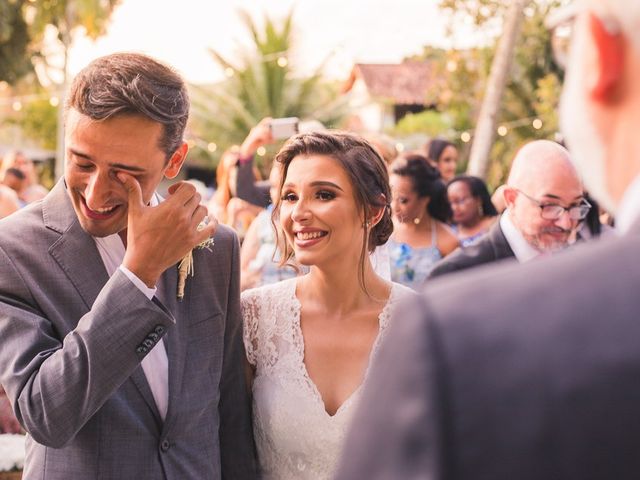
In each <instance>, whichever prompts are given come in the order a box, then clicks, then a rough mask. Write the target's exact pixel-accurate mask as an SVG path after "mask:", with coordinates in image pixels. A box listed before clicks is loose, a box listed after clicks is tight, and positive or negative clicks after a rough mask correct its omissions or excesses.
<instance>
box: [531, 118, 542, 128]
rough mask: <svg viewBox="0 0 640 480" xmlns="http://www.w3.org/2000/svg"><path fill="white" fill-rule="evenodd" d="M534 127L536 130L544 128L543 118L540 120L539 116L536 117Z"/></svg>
mask: <svg viewBox="0 0 640 480" xmlns="http://www.w3.org/2000/svg"><path fill="white" fill-rule="evenodd" d="M531 125H532V126H533V128H535V129H536V130H540V129H541V128H542V120H540V119H539V118H536V119H535V120H534V121H533V122H532V124H531Z"/></svg>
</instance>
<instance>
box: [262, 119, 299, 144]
mask: <svg viewBox="0 0 640 480" xmlns="http://www.w3.org/2000/svg"><path fill="white" fill-rule="evenodd" d="M299 123H300V120H299V119H298V117H286V118H273V119H271V121H270V122H269V128H270V130H271V136H272V137H273V138H274V139H283V138H289V137H292V136H293V135H295V134H297V133H298V125H299Z"/></svg>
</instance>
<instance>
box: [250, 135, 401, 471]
mask: <svg viewBox="0 0 640 480" xmlns="http://www.w3.org/2000/svg"><path fill="white" fill-rule="evenodd" d="M275 161H277V162H280V163H281V167H282V178H281V179H280V188H279V192H280V195H279V200H278V202H277V204H276V206H275V209H274V223H275V224H276V225H279V228H278V238H279V244H280V248H281V252H283V255H282V256H283V260H282V261H283V262H286V261H287V260H290V259H292V258H293V257H294V256H295V259H296V261H297V262H298V263H299V264H302V265H306V266H309V267H310V270H309V273H307V274H306V275H304V276H301V277H296V278H292V279H289V280H285V281H282V282H279V283H276V284H273V285H268V286H264V287H261V288H257V289H253V290H247V291H245V292H244V293H243V295H242V308H243V317H244V338H245V347H246V352H247V359H248V361H249V364H250V365H251V371H252V391H253V425H254V435H255V439H256V445H257V449H258V457H259V461H260V466H261V470H262V475H263V478H269V479H288V478H291V479H293V478H295V479H300V478H308V479H323V478H331V476H332V474H333V472H334V469H335V467H336V464H337V462H338V459H339V455H340V453H341V451H342V446H343V442H344V438H345V434H346V430H347V427H348V425H349V420H350V419H351V417H352V415H353V412H354V409H355V407H356V404H357V402H358V401H359V397H360V391H361V388H362V384H363V383H364V382H366V378H367V371H368V368H369V365H370V363H371V359H372V358H373V357H374V356H375V354H376V352H377V350H378V346H379V344H380V342H381V341H382V340H383V338H384V334H385V330H386V328H387V326H388V323H389V321H390V318H391V317H392V311H393V309H394V307H395V305H396V303H397V302H398V300H400V299H401V298H402V297H404V296H406V295H411V294H412V293H411V290H409V289H408V288H407V287H404V286H401V285H399V284H395V283H389V282H387V281H386V280H384V279H382V278H381V277H379V276H378V275H377V274H376V273H375V272H374V270H373V267H372V266H371V262H370V260H369V253H370V252H372V251H373V250H374V249H375V248H376V247H377V246H379V245H382V244H384V243H385V242H386V241H387V239H388V238H389V235H390V234H391V232H392V230H393V226H392V221H391V216H390V209H389V201H390V195H391V194H390V190H389V179H388V174H387V170H386V166H385V163H384V162H383V160H382V159H381V158H380V156H379V155H378V153H377V152H376V151H375V150H374V149H373V148H372V147H371V146H370V145H369V144H368V143H367V142H366V141H364V140H362V139H360V138H359V137H356V136H354V135H350V134H346V133H335V132H334V133H327V132H322V133H320V132H314V133H307V134H300V135H297V136H295V137H293V138H291V139H290V140H289V141H288V142H287V143H286V144H285V145H284V146H283V148H282V149H281V150H280V152H279V153H278V155H277V156H276V159H275Z"/></svg>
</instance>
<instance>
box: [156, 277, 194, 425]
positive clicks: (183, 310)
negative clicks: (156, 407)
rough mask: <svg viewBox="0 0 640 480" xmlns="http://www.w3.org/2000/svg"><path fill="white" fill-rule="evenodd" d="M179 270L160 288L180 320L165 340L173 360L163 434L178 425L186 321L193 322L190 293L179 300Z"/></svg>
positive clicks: (171, 362) (173, 313) (165, 299)
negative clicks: (190, 312)
mask: <svg viewBox="0 0 640 480" xmlns="http://www.w3.org/2000/svg"><path fill="white" fill-rule="evenodd" d="M177 285H178V269H177V266H175V265H174V266H173V267H170V268H169V269H167V270H166V271H165V272H164V274H163V275H162V280H161V283H160V285H159V286H158V298H159V299H160V301H161V302H162V303H163V305H164V306H165V307H166V308H167V309H168V310H169V311H170V312H171V314H172V315H173V317H174V318H175V319H176V324H175V325H174V326H173V327H172V328H171V329H170V330H169V332H168V333H167V335H166V337H165V347H166V349H167V357H168V359H169V406H168V409H167V417H166V419H165V422H164V427H163V432H166V431H167V430H168V429H170V428H171V427H172V425H174V424H175V422H176V418H177V412H178V411H179V410H180V409H179V408H178V407H179V405H180V392H181V390H182V379H183V375H182V374H183V372H184V363H185V355H186V341H185V335H186V327H187V326H186V319H188V318H189V315H188V308H189V289H188V288H187V290H186V291H185V297H184V299H183V300H182V301H181V302H178V300H177V296H176V295H177Z"/></svg>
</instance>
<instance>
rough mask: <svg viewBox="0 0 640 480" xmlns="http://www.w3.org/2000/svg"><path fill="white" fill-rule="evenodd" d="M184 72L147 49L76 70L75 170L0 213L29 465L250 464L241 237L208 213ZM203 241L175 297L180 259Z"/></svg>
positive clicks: (54, 472)
mask: <svg viewBox="0 0 640 480" xmlns="http://www.w3.org/2000/svg"><path fill="white" fill-rule="evenodd" d="M188 111H189V100H188V97H187V92H186V88H185V84H184V82H183V81H182V79H181V78H180V77H179V76H178V75H177V74H175V73H174V72H173V71H172V70H171V69H169V68H168V67H166V66H164V65H161V64H159V63H158V62H156V61H155V60H153V59H151V58H148V57H146V56H143V55H138V54H115V55H110V56H107V57H103V58H100V59H98V60H96V61H94V62H93V63H91V64H90V65H89V66H87V67H86V68H85V69H84V70H83V71H82V72H80V74H79V75H78V76H77V77H76V79H75V81H74V83H73V85H72V87H71V91H70V93H69V97H68V101H67V105H66V117H65V145H66V147H65V148H66V164H65V174H64V179H63V180H61V181H59V182H58V184H57V185H56V186H55V187H54V188H53V190H52V191H51V193H50V194H49V195H47V197H46V198H45V199H44V200H43V201H42V202H38V203H36V204H33V205H32V206H30V207H28V208H26V209H24V210H22V211H20V212H18V213H16V214H14V215H13V216H11V217H8V218H6V219H4V220H3V221H2V222H0V338H1V339H2V348H1V349H0V382H1V383H2V385H3V386H4V387H5V389H6V391H7V395H8V397H9V399H10V400H11V403H12V406H13V409H14V411H15V414H16V416H17V418H18V420H19V421H20V423H21V424H22V426H23V427H24V429H25V430H26V431H27V433H28V434H29V435H28V437H27V446H26V448H27V457H26V462H25V467H24V477H23V478H25V479H30V478H47V479H52V480H53V479H61V480H62V479H65V480H66V479H69V478H104V479H123V478H131V479H157V478H167V479H185V478H193V479H197V478H207V479H215V478H222V477H224V478H234V479H245V478H254V476H255V473H254V472H255V468H254V453H253V442H252V433H251V419H250V414H249V400H248V396H247V391H246V387H245V382H244V376H243V362H244V350H243V346H242V335H241V320H240V312H239V278H238V272H239V261H238V256H239V252H238V250H239V247H238V242H237V239H236V236H235V235H234V234H233V232H232V231H230V230H228V229H226V228H224V227H222V226H220V227H218V228H217V229H216V226H215V222H210V223H209V224H208V225H207V226H205V227H204V228H199V225H200V224H201V222H203V220H205V217H206V214H207V212H206V209H205V208H204V207H202V206H200V197H199V195H198V194H197V193H196V192H195V189H194V188H193V187H192V186H191V185H189V184H188V183H178V184H176V185H173V186H172V187H171V188H170V189H169V195H168V198H167V199H166V200H165V201H160V200H161V199H159V197H158V196H157V195H156V193H155V191H156V188H157V187H158V184H159V183H160V181H161V180H162V179H163V177H166V178H169V179H170V178H174V177H175V176H176V175H177V174H178V172H179V171H180V168H181V166H182V164H183V162H184V159H185V156H186V154H187V145H186V144H185V143H184V141H183V133H184V129H185V124H186V121H187V117H188ZM214 231H215V237H214V240H215V245H213V246H210V247H209V248H208V249H197V248H196V249H195V250H194V267H195V268H194V273H195V275H194V276H193V277H188V278H187V282H186V288H185V292H184V298H183V299H182V301H178V300H177V298H176V289H177V283H178V270H177V266H176V264H177V262H179V260H180V259H181V258H183V257H184V256H185V255H186V254H188V253H189V252H190V251H191V250H192V249H194V247H196V246H197V245H198V244H200V243H201V242H203V241H205V240H207V239H208V238H209V237H210V236H211V235H212V234H213V233H214Z"/></svg>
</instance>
